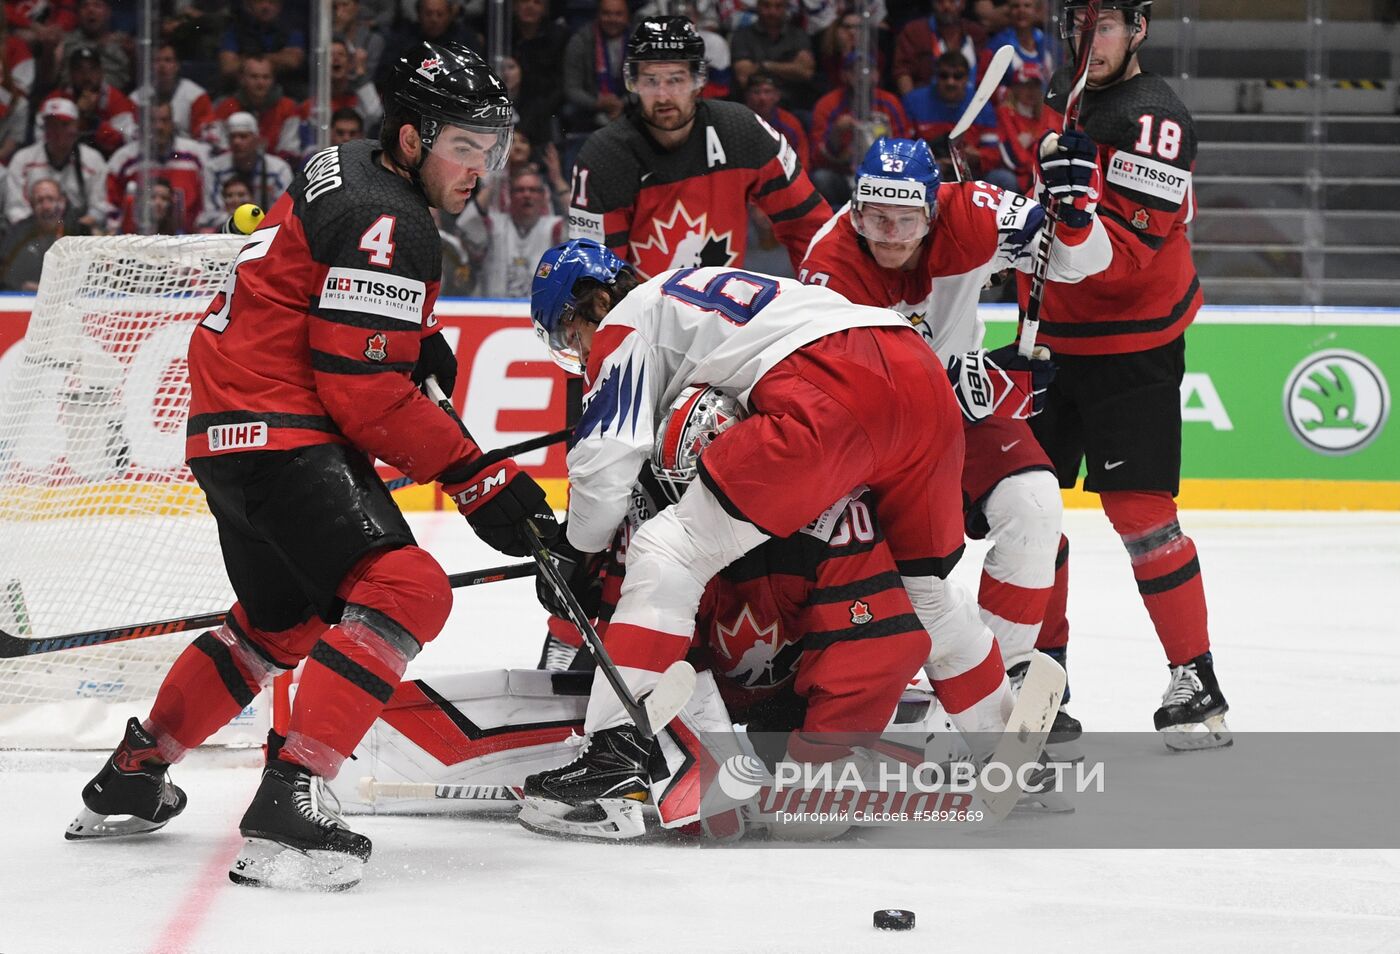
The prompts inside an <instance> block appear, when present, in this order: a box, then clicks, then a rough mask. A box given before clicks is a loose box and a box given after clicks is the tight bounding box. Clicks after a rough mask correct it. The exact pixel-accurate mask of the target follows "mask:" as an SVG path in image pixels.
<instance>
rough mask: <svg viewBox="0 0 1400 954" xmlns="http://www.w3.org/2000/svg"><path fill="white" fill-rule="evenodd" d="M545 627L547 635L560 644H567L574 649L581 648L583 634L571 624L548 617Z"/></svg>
mask: <svg viewBox="0 0 1400 954" xmlns="http://www.w3.org/2000/svg"><path fill="white" fill-rule="evenodd" d="M545 625H546V627H548V630H549V635H551V636H553V637H554V638H555V639H557V640H559V641H560V642H561V643H567V644H568V645H570V646H572V647H574V648H575V649H582V648H583V634H582V633H580V632H579V631H578V627H577V626H575V625H574V624H573V623H571V622H569V621H568V620H566V619H563V618H562V617H559V616H550V617H549V620H548V622H547V623H546V624H545Z"/></svg>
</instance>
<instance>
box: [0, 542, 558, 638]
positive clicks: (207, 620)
mask: <svg viewBox="0 0 1400 954" xmlns="http://www.w3.org/2000/svg"><path fill="white" fill-rule="evenodd" d="M534 575H535V564H534V563H508V564H506V565H504V566H488V567H486V568H484V569H481V570H468V571H467V572H465V573H453V574H451V575H450V576H448V578H447V582H448V583H449V584H451V585H452V588H453V589H456V588H458V587H462V586H479V585H481V584H482V583H496V582H499V581H501V580H518V579H521V578H523V577H527V576H534ZM226 615H227V613H226V612H220V613H199V614H197V615H194V616H177V617H175V618H174V619H163V620H160V621H159V622H155V623H133V624H131V625H130V626H113V627H111V628H110V629H90V630H87V631H86V632H81V633H68V634H66V635H63V636H50V637H48V638H46V639H27V638H25V637H24V636H16V635H14V634H12V633H7V632H5V631H3V630H0V659H14V658H17V657H20V656H34V655H37V654H39V653H52V652H57V651H58V650H61V649H88V648H91V647H93V646H103V645H106V644H108V643H120V642H124V641H126V640H128V639H143V638H145V637H146V636H167V635H169V634H171V633H183V632H187V631H189V630H192V629H203V628H204V627H206V626H219V625H222V624H223V621H224V617H225V616H226Z"/></svg>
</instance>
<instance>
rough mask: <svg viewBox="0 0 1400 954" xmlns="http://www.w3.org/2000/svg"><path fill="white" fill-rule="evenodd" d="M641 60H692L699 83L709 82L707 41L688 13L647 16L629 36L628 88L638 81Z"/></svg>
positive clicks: (687, 61) (691, 64) (673, 61)
mask: <svg viewBox="0 0 1400 954" xmlns="http://www.w3.org/2000/svg"><path fill="white" fill-rule="evenodd" d="M640 63H688V64H690V71H691V73H693V74H694V76H695V78H696V85H697V87H699V86H703V85H705V75H706V64H705V41H704V40H703V39H701V37H700V32H699V31H698V30H696V29H695V24H693V23H691V22H690V20H688V19H687V18H685V17H645V18H643V19H642V22H641V23H638V24H637V28H636V29H635V30H633V31H632V36H631V37H629V38H628V40H627V61H626V76H627V88H628V89H629V90H634V89H635V88H636V85H637V65H638V64H640Z"/></svg>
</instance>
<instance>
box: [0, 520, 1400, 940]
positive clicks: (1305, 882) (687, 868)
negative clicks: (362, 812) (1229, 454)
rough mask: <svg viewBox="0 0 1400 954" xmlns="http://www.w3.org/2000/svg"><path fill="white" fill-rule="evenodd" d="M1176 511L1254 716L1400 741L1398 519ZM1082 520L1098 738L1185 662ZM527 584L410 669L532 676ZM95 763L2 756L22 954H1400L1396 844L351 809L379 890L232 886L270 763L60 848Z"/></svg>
mask: <svg viewBox="0 0 1400 954" xmlns="http://www.w3.org/2000/svg"><path fill="white" fill-rule="evenodd" d="M413 522H414V524H415V526H416V528H417V529H418V530H419V536H420V542H422V543H423V545H424V546H426V547H427V548H428V549H430V550H432V551H433V552H434V553H435V554H437V555H438V556H439V557H440V558H441V559H442V561H443V563H444V565H445V566H446V567H447V569H448V570H449V571H459V570H466V569H472V568H476V567H479V566H488V565H494V564H498V563H502V562H506V561H505V559H503V558H502V557H500V555H499V554H494V553H492V552H491V551H489V550H487V549H486V548H485V547H484V546H483V545H481V544H480V543H479V542H477V540H476V539H475V537H473V535H472V534H471V532H470V530H469V529H468V528H467V527H466V526H465V525H464V524H463V522H462V521H461V519H460V518H459V517H457V516H456V515H455V514H423V515H415V516H414V519H413ZM1182 524H1183V526H1184V527H1185V528H1186V531H1187V532H1188V533H1189V534H1191V535H1192V536H1193V537H1194V538H1195V540H1196V542H1197V544H1198V546H1199V548H1200V554H1201V566H1202V569H1203V573H1204V579H1205V585H1206V592H1207V597H1208V599H1209V601H1210V613H1211V631H1212V633H1213V641H1214V648H1215V652H1216V669H1217V672H1218V674H1219V676H1220V679H1221V685H1222V688H1223V689H1224V690H1225V692H1226V694H1227V695H1228V697H1229V699H1230V702H1231V707H1232V711H1231V713H1230V717H1229V718H1230V724H1231V726H1232V727H1233V728H1234V729H1235V730H1236V731H1249V730H1256V731H1257V730H1265V729H1274V730H1326V731H1343V730H1357V729H1362V730H1385V731H1389V732H1395V731H1400V711H1397V710H1398V709H1400V706H1397V702H1398V701H1400V515H1396V514H1332V513H1325V514H1324V513H1319V514H1270V513H1223V512H1222V513H1215V512H1209V513H1207V512H1197V513H1187V514H1184V515H1183V517H1182ZM1067 525H1068V529H1069V534H1070V538H1071V541H1072V555H1071V563H1070V567H1071V593H1070V620H1071V625H1072V635H1071V641H1070V645H1071V653H1070V667H1069V669H1070V676H1071V681H1072V685H1073V688H1074V702H1073V704H1072V706H1071V711H1072V712H1074V713H1075V715H1077V716H1078V717H1079V718H1080V719H1082V720H1083V722H1084V724H1085V726H1086V727H1087V728H1089V729H1105V730H1150V728H1151V718H1152V711H1153V709H1154V708H1155V707H1156V706H1157V704H1158V698H1159V696H1160V694H1161V692H1162V689H1163V688H1164V687H1165V685H1166V675H1167V673H1166V669H1165V665H1164V660H1163V657H1162V653H1161V649H1160V646H1159V644H1158V643H1157V640H1156V639H1155V637H1154V636H1153V635H1152V631H1151V628H1150V625H1149V623H1148V620H1147V616H1146V613H1145V612H1144V610H1143V608H1142V604H1141V601H1140V600H1139V598H1138V595H1137V592H1136V589H1135V587H1134V586H1133V581H1132V576H1131V572H1130V570H1129V567H1128V562H1127V558H1126V556H1125V555H1124V554H1123V551H1122V547H1121V544H1120V543H1119V542H1118V541H1117V539H1116V537H1115V536H1114V535H1113V534H1112V532H1111V530H1110V529H1109V528H1108V525H1107V522H1106V521H1105V520H1104V518H1103V516H1102V515H1101V514H1098V513H1090V512H1082V511H1072V512H1070V513H1069V514H1068V515H1067ZM980 558H981V549H980V548H969V553H968V555H967V557H965V558H964V560H963V562H962V564H961V566H960V567H959V569H958V571H957V575H958V577H959V578H961V579H962V580H963V581H964V582H966V583H968V584H969V585H970V586H973V587H974V588H975V586H976V581H977V570H978V567H979V566H980ZM531 586H532V584H531V583H530V582H528V581H515V582H506V583H498V584H492V585H490V586H484V587H478V588H475V589H469V590H459V591H458V593H457V605H456V609H455V610H454V612H453V616H452V620H451V622H450V623H449V628H448V630H447V632H446V633H445V634H444V635H443V636H442V637H440V638H439V640H438V641H437V642H436V643H434V644H433V645H431V646H429V647H428V649H427V650H426V651H425V652H424V653H423V654H422V656H420V657H419V658H418V660H416V661H415V666H414V670H413V672H412V673H411V674H418V675H425V674H431V673H442V672H454V671H460V670H462V669H464V668H501V667H509V666H516V667H519V666H531V665H533V664H534V661H535V659H536V658H537V656H538V653H539V645H540V640H541V633H542V631H543V629H542V627H543V619H544V616H543V611H541V610H540V609H538V607H537V606H536V605H535V602H534V598H533V593H532V590H531ZM114 741H115V740H114ZM1156 756H1157V757H1160V758H1162V759H1171V758H1198V757H1226V758H1228V757H1229V753H1214V754H1207V755H1205V756H1201V755H1185V756H1172V755H1168V754H1167V753H1166V751H1165V749H1163V750H1161V751H1160V752H1159V753H1156ZM100 760H101V755H99V754H98V753H76V754H74V753H64V754H53V753H33V752H30V753H14V752H9V753H3V752H0V808H2V809H3V814H2V815H0V818H3V820H0V848H2V849H3V854H2V855H0V858H3V864H0V952H3V954H52V952H70V951H71V952H77V951H84V952H88V951H90V952H97V954H119V952H154V951H169V952H173V951H190V952H201V954H203V952H208V954H222V952H228V954H254V952H265V951H278V952H280V951H288V952H293V951H294V952H298V954H321V952H326V954H348V952H360V951H364V952H429V951H431V952H438V951H498V950H499V951H523V952H535V951H561V952H562V951H568V952H592V951H599V952H608V954H613V952H634V951H642V950H645V951H658V952H670V951H706V952H710V951H715V952H724V951H741V952H745V954H760V952H778V951H791V952H819V951H843V952H844V951H879V952H884V951H891V952H894V951H919V952H928V954H953V952H958V954H963V952H975V951H983V950H988V951H990V950H1006V949H1011V948H1013V947H1014V948H1026V949H1031V950H1035V951H1037V952H1055V951H1076V952H1094V951H1113V952H1119V951H1167V950H1171V951H1179V950H1210V951H1221V952H1236V951H1260V952H1265V951H1267V952H1271V954H1273V952H1289V951H1299V952H1307V954H1318V952H1322V951H1327V952H1334V951H1376V952H1397V951H1400V852H1396V851H1324V850H1310V851H1281V850H1274V851H1262V850H1249V851H1245V850H1213V851H1207V852H1197V851H1189V852H1188V851H1181V850H1151V851H1149V850H1132V851H1128V850H1105V851H1087V850H1078V851H1068V850H1059V851H1026V850H1021V851H1016V850H991V849H987V850H956V851H954V850H937V851H935V850H920V851H914V850H894V849H851V848H845V849H830V848H796V849H789V850H742V849H737V848H703V849H702V848H697V847H693V846H680V845H676V844H667V843H654V844H648V845H591V844H573V843H560V842H554V841H549V840H546V839H543V838H540V837H538V836H534V835H531V834H529V833H527V832H525V831H524V830H522V829H519V828H517V827H516V826H515V824H514V823H513V822H512V821H511V820H510V813H509V812H506V813H483V814H479V815H476V816H473V817H467V818H423V819H418V818H392V817H374V818H357V819H355V825H356V827H357V828H359V829H360V830H362V831H363V832H364V833H365V834H367V835H369V836H370V837H371V838H373V839H374V849H375V853H374V858H373V860H372V861H371V863H370V865H369V867H368V869H367V874H366V878H365V881H364V883H363V884H361V885H360V886H359V887H358V888H356V889H355V890H353V891H351V892H349V893H346V894H340V895H303V894H295V895H293V894H283V893H276V892H271V891H258V890H252V889H247V888H239V887H235V886H234V885H232V884H230V883H229V882H228V880H227V876H226V875H225V870H226V868H227V865H228V862H229V861H230V860H231V859H232V857H233V856H234V854H235V853H236V851H237V846H238V837H237V832H236V828H237V823H238V818H239V816H240V815H241V813H242V811H243V808H244V807H245V806H246V803H247V801H248V799H249V798H250V797H251V795H252V793H253V789H254V787H255V786H256V783H257V769H256V765H257V761H258V757H257V756H256V755H255V754H253V753H249V752H228V751H222V752H197V753H195V754H193V755H192V756H191V757H190V758H189V759H187V760H186V762H185V763H183V764H181V765H180V766H179V767H177V768H176V770H175V777H176V779H177V780H178V781H179V783H180V784H181V785H182V786H183V787H184V788H185V789H186V790H187V791H188V792H189V794H190V807H189V809H188V810H187V811H186V812H185V814H184V815H183V816H181V817H180V818H179V819H177V820H176V821H175V822H174V823H172V824H171V826H170V827H169V828H168V829H166V830H165V831H163V832H159V833H156V834H154V835H151V836H146V837H145V838H143V839H135V840H128V841H126V842H122V841H113V842H107V843H82V844H78V843H70V842H66V841H64V840H63V828H64V826H65V825H66V824H67V823H68V821H69V820H70V819H71V818H72V816H73V814H74V812H75V810H76V808H77V806H78V792H79V790H80V789H81V787H82V785H83V784H84V782H85V781H86V780H87V779H88V778H89V777H90V776H91V774H92V773H93V772H94V771H95V770H96V768H97V766H98V764H99V763H100ZM1029 822H1030V823H1033V824H1034V823H1041V822H1044V823H1051V822H1053V819H1031V820H1029ZM1018 823H1022V824H1024V823H1026V820H1023V821H1021V822H1018ZM884 907H896V908H908V909H910V910H913V911H914V912H916V914H917V916H918V926H917V928H916V929H915V930H914V931H913V932H911V933H909V934H886V933H883V932H876V931H875V930H873V929H872V927H871V913H872V912H873V911H874V910H875V909H876V908H884Z"/></svg>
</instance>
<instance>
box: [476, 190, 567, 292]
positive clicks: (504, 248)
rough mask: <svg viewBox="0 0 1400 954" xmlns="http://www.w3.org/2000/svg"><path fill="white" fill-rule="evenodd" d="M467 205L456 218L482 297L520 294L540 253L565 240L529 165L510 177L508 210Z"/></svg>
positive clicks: (487, 203) (561, 223)
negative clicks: (475, 272) (503, 211)
mask: <svg viewBox="0 0 1400 954" xmlns="http://www.w3.org/2000/svg"><path fill="white" fill-rule="evenodd" d="M490 207H491V201H490V197H489V196H488V197H487V198H486V200H485V201H484V202H482V204H480V205H478V204H477V202H476V200H475V199H473V201H471V202H468V203H467V207H466V208H465V209H464V210H463V211H462V214H461V216H459V217H458V219H457V228H458V230H459V231H460V232H461V233H462V235H463V237H464V239H465V244H466V246H467V251H468V252H469V253H470V254H471V255H472V258H473V259H474V260H475V261H476V262H477V263H478V265H477V285H476V294H478V295H481V296H483V297H485V298H525V297H528V296H529V294H530V282H531V281H532V280H533V279H534V277H535V265H536V264H537V263H538V262H539V260H540V256H541V255H543V254H544V253H545V252H546V251H548V250H549V249H550V248H552V247H553V246H555V245H558V244H559V243H560V242H562V241H563V240H564V218H563V217H562V216H559V215H555V214H554V213H553V212H552V211H551V210H550V205H549V193H548V190H547V189H546V188H545V182H544V176H542V175H540V173H539V172H537V171H535V170H533V169H531V170H526V171H524V172H521V173H519V174H517V175H516V176H514V177H513V178H512V179H511V180H510V197H509V202H508V207H509V212H508V213H507V214H506V215H501V214H500V213H497V212H491V211H487V210H489V209H490Z"/></svg>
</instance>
